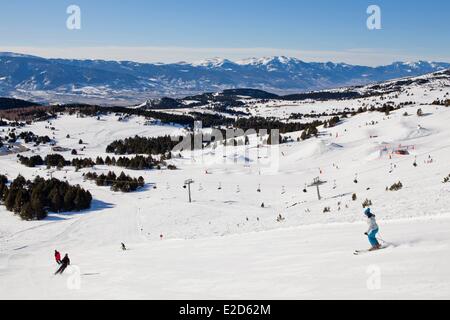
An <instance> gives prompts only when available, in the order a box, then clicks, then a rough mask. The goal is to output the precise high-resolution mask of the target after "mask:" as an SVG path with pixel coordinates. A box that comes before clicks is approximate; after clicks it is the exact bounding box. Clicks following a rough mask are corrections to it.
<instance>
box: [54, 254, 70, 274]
mask: <svg viewBox="0 0 450 320" xmlns="http://www.w3.org/2000/svg"><path fill="white" fill-rule="evenodd" d="M69 265H70V259H69V255H68V254H67V253H66V255H65V256H64V258H63V259H62V261H61V267H59V269H58V270H57V271H56V272H55V275H56V274H63V272H64V270H66V268H67V266H69Z"/></svg>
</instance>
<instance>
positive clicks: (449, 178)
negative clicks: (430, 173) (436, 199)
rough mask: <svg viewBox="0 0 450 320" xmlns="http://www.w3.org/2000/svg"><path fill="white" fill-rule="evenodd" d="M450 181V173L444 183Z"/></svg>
mask: <svg viewBox="0 0 450 320" xmlns="http://www.w3.org/2000/svg"><path fill="white" fill-rule="evenodd" d="M448 182H450V174H449V175H448V176H447V177H444V181H443V183H448Z"/></svg>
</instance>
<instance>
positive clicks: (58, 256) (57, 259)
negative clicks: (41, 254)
mask: <svg viewBox="0 0 450 320" xmlns="http://www.w3.org/2000/svg"><path fill="white" fill-rule="evenodd" d="M55 260H56V263H57V264H61V254H60V253H59V252H58V250H55Z"/></svg>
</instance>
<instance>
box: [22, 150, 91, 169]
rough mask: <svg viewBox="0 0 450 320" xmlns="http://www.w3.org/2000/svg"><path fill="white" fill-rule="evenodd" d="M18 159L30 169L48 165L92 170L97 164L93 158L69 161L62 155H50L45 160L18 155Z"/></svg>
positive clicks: (36, 156) (38, 156) (39, 157)
mask: <svg viewBox="0 0 450 320" xmlns="http://www.w3.org/2000/svg"><path fill="white" fill-rule="evenodd" d="M17 158H18V159H19V162H20V163H21V164H23V165H24V166H27V167H30V168H34V167H36V166H42V165H46V166H47V167H57V168H63V167H65V166H70V165H71V166H74V167H76V168H77V169H81V168H92V167H93V166H94V165H95V162H94V161H93V160H92V159H91V158H84V159H78V158H75V159H73V160H72V161H68V160H66V159H65V158H64V157H63V156H62V155H60V154H49V155H47V156H46V157H45V159H42V157H41V156H40V155H35V156H31V157H25V156H22V155H20V154H19V155H17Z"/></svg>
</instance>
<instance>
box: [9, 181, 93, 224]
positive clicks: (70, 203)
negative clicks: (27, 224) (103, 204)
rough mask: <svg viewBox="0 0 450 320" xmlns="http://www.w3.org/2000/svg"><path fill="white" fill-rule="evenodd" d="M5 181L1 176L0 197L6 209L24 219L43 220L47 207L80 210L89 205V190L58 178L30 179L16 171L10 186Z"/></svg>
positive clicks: (60, 209) (48, 209) (56, 209)
mask: <svg viewBox="0 0 450 320" xmlns="http://www.w3.org/2000/svg"><path fill="white" fill-rule="evenodd" d="M7 183H8V179H7V178H6V177H5V176H0V199H1V200H2V201H3V204H4V205H5V207H6V209H7V210H9V211H11V212H14V213H15V214H18V215H19V216H20V217H21V218H22V219H23V220H42V219H44V218H45V217H47V214H48V213H47V211H52V212H65V211H81V210H86V209H89V208H90V207H91V202H92V195H91V194H90V192H89V191H86V190H84V189H82V188H81V187H80V186H79V185H77V186H71V185H70V184H69V183H67V182H63V181H60V180H58V179H50V180H45V179H43V178H41V177H36V178H35V179H34V181H30V180H26V179H25V178H24V177H23V176H20V175H19V176H18V177H17V178H16V179H14V181H12V182H11V184H10V185H9V186H8V185H7Z"/></svg>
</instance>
